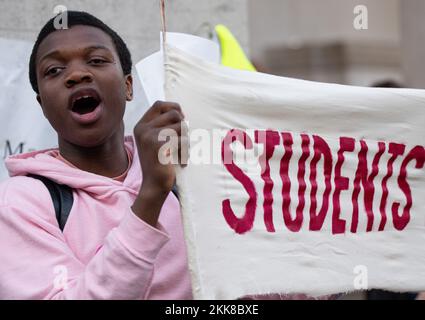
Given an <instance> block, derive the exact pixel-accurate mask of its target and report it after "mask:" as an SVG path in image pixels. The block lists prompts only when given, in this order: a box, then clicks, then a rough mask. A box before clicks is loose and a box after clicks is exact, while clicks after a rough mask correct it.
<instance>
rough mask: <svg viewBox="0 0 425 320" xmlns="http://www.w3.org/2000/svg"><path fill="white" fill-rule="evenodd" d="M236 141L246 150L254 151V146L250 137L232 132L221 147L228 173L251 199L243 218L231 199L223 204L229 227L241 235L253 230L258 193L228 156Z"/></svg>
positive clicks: (237, 131) (222, 157) (241, 132)
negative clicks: (234, 207) (239, 215)
mask: <svg viewBox="0 0 425 320" xmlns="http://www.w3.org/2000/svg"><path fill="white" fill-rule="evenodd" d="M234 141H239V142H241V143H242V144H243V146H244V147H245V149H252V147H253V144H252V140H251V139H250V138H249V136H248V135H247V134H246V133H245V132H244V131H240V130H237V129H235V130H232V131H230V132H229V133H228V134H227V136H226V137H225V138H224V140H223V142H222V146H221V159H222V161H223V163H224V166H225V167H226V169H227V171H229V172H230V174H231V175H232V176H233V177H234V178H235V179H236V180H238V181H239V182H240V183H241V184H242V185H243V187H244V188H245V190H246V192H247V193H248V195H249V199H248V201H247V203H246V206H245V213H244V215H243V217H242V218H240V219H239V218H238V217H236V216H235V214H234V212H233V210H232V207H231V206H230V199H226V200H224V201H223V202H222V210H223V216H224V219H226V222H227V223H228V224H229V226H230V227H231V228H232V229H233V230H235V231H236V232H237V233H239V234H243V233H245V232H248V231H249V230H251V229H252V226H253V224H254V218H255V210H256V207H257V192H256V190H255V185H254V183H253V182H252V180H251V179H250V178H249V177H248V176H247V175H246V174H245V173H244V172H243V171H242V170H241V169H240V168H239V167H238V166H237V165H236V164H235V163H234V161H233V156H232V157H231V158H230V157H229V156H227V155H228V154H232V149H231V148H230V146H231V144H232V143H233V142H234ZM225 159H232V160H231V163H226V161H225Z"/></svg>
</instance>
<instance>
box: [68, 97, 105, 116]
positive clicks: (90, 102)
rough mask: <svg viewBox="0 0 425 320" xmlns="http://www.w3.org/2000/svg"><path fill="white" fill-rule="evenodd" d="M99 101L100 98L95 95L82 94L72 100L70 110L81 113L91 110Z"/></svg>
mask: <svg viewBox="0 0 425 320" xmlns="http://www.w3.org/2000/svg"><path fill="white" fill-rule="evenodd" d="M99 103H100V100H99V99H98V98H97V97H92V96H82V97H80V98H78V99H76V100H75V101H74V103H73V104H72V108H71V110H72V112H75V113H78V114H81V115H83V114H87V113H91V112H93V111H94V110H95V109H96V108H97V106H98V105H99Z"/></svg>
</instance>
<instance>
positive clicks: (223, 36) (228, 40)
mask: <svg viewBox="0 0 425 320" xmlns="http://www.w3.org/2000/svg"><path fill="white" fill-rule="evenodd" d="M215 32H216V33H217V38H218V41H219V42H220V49H221V64H222V65H224V66H227V67H230V68H234V69H239V70H248V71H256V70H255V67H254V66H253V65H252V63H251V62H250V61H249V60H248V58H247V57H246V55H245V53H244V51H243V50H242V48H241V46H240V44H239V42H238V41H237V40H236V38H235V37H234V36H233V34H232V33H231V32H230V30H229V29H228V28H227V27H226V26H224V25H222V24H219V25H217V26H216V27H215Z"/></svg>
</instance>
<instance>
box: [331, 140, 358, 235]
mask: <svg viewBox="0 0 425 320" xmlns="http://www.w3.org/2000/svg"><path fill="white" fill-rule="evenodd" d="M354 144H355V141H354V139H353V138H346V137H342V138H340V139H339V146H340V147H339V151H338V160H337V162H336V166H335V178H334V180H335V192H334V196H333V199H332V202H333V207H334V210H333V214H332V233H333V234H338V233H345V220H343V219H341V218H340V214H341V205H340V199H339V198H340V195H341V191H343V190H348V183H349V179H348V178H347V177H343V176H342V175H341V168H342V165H343V163H344V160H345V158H344V152H353V151H354Z"/></svg>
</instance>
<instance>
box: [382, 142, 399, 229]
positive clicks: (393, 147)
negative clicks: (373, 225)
mask: <svg viewBox="0 0 425 320" xmlns="http://www.w3.org/2000/svg"><path fill="white" fill-rule="evenodd" d="M404 149H406V147H405V146H404V145H402V144H397V143H390V146H389V148H388V153H389V154H392V156H391V157H390V159H389V160H388V164H387V174H386V176H385V177H384V179H382V198H381V203H380V205H379V211H380V212H381V223H380V224H379V229H378V230H379V231H383V230H384V228H385V224H386V223H387V213H386V206H387V199H388V187H387V182H388V179H389V178H391V177H392V175H393V165H394V161H395V160H396V159H397V158H398V157H399V156H402V155H403V154H404Z"/></svg>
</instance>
